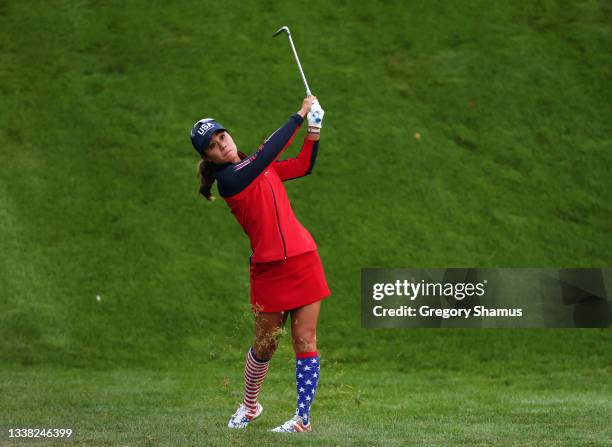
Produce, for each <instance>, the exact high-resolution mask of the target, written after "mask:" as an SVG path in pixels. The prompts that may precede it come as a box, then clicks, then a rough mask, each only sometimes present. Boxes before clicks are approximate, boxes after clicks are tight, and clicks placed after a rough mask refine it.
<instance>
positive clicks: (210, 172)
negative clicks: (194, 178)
mask: <svg viewBox="0 0 612 447" xmlns="http://www.w3.org/2000/svg"><path fill="white" fill-rule="evenodd" d="M198 178H199V179H200V194H202V195H203V196H204V197H205V198H206V200H211V201H212V200H215V196H213V195H212V193H211V192H210V189H211V188H212V185H213V184H214V183H215V172H214V163H213V162H211V161H208V160H204V159H203V158H202V159H200V162H199V163H198Z"/></svg>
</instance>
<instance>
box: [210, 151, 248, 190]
mask: <svg viewBox="0 0 612 447" xmlns="http://www.w3.org/2000/svg"><path fill="white" fill-rule="evenodd" d="M238 156H239V157H240V159H241V160H244V159H245V158H247V156H246V154H244V153H243V152H240V151H238ZM198 178H199V179H200V194H202V195H203V196H204V197H205V198H206V200H215V196H213V195H212V192H211V191H210V190H211V188H212V186H213V185H214V184H215V164H214V163H213V162H212V161H208V160H205V159H204V155H202V158H201V159H200V161H199V163H198Z"/></svg>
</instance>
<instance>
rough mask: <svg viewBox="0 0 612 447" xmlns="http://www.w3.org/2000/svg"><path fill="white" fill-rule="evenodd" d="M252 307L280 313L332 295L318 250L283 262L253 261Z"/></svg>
mask: <svg viewBox="0 0 612 447" xmlns="http://www.w3.org/2000/svg"><path fill="white" fill-rule="evenodd" d="M250 276H251V308H252V310H253V311H254V312H281V311H287V310H291V309H295V308H298V307H302V306H305V305H306V304H310V303H314V302H316V301H320V300H322V299H324V298H327V297H328V296H330V295H331V292H330V291H329V287H328V286H327V281H326V280H325V273H324V271H323V265H322V264H321V259H320V258H319V253H318V251H317V250H314V251H309V252H306V253H302V254H300V255H297V256H292V257H290V258H287V259H284V260H281V261H272V262H259V263H251V265H250Z"/></svg>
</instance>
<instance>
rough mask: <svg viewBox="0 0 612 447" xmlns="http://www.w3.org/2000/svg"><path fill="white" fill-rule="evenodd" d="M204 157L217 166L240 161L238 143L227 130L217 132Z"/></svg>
mask: <svg viewBox="0 0 612 447" xmlns="http://www.w3.org/2000/svg"><path fill="white" fill-rule="evenodd" d="M204 157H205V158H206V159H207V160H210V161H212V162H213V163H214V164H217V165H222V164H224V163H235V162H237V161H240V157H239V156H238V148H236V143H234V140H233V139H232V137H231V135H230V134H229V133H227V132H226V131H225V130H221V131H219V132H216V133H215V134H214V135H213V136H212V138H211V140H210V144H209V145H208V149H206V150H205V151H204Z"/></svg>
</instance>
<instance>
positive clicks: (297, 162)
mask: <svg viewBox="0 0 612 447" xmlns="http://www.w3.org/2000/svg"><path fill="white" fill-rule="evenodd" d="M312 137H313V135H308V136H307V137H306V138H304V144H303V145H302V149H300V153H299V154H298V156H297V157H294V158H288V159H287V160H277V161H275V162H274V163H272V166H273V167H274V169H275V170H276V173H277V174H278V176H279V177H280V179H281V180H282V181H286V180H293V179H296V178H300V177H304V176H305V175H309V174H310V173H311V172H312V169H313V168H314V165H315V161H316V160H317V153H318V151H319V135H316V139H314V138H312Z"/></svg>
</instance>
